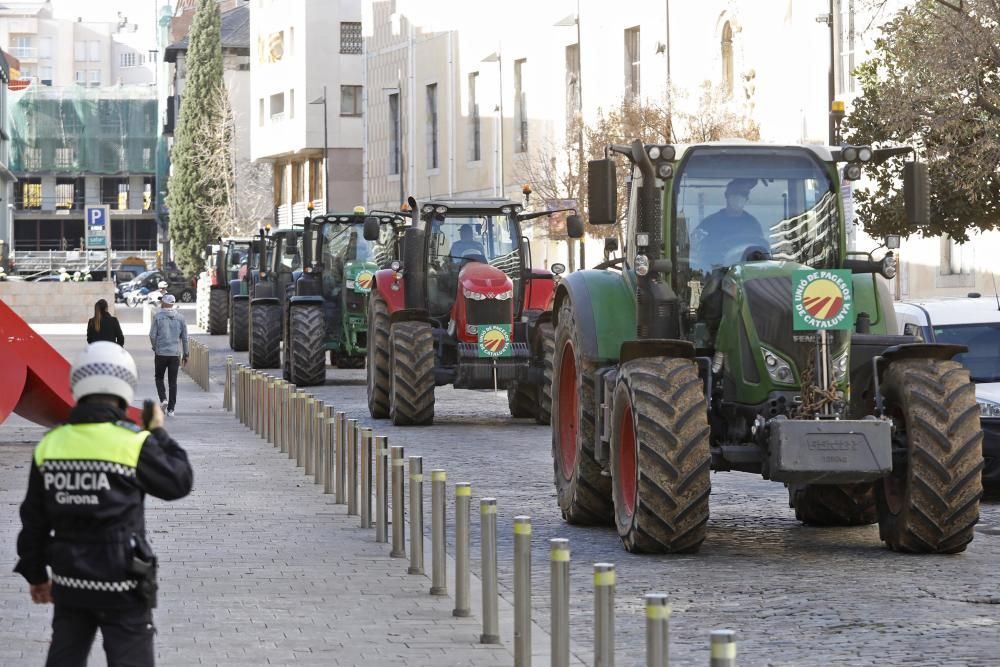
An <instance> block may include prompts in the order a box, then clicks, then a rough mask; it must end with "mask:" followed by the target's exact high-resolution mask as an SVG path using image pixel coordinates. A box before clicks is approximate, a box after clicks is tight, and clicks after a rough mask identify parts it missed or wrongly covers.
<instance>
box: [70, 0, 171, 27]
mask: <svg viewBox="0 0 1000 667" xmlns="http://www.w3.org/2000/svg"><path fill="white" fill-rule="evenodd" d="M165 4H168V5H170V6H171V7H173V6H174V4H175V2H174V0H52V13H53V15H55V16H57V17H60V18H68V19H75V18H77V17H82V18H83V20H84V21H117V20H118V12H121V13H122V14H124V15H125V16H126V17H127V18H128V20H129V23H139V24H142V25H143V28H145V27H146V25H149V24H155V22H156V18H157V17H158V16H159V10H160V7H162V6H163V5H165Z"/></svg>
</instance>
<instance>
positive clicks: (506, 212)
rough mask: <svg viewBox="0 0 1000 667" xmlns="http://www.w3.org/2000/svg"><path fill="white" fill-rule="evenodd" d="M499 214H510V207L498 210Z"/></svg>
mask: <svg viewBox="0 0 1000 667" xmlns="http://www.w3.org/2000/svg"><path fill="white" fill-rule="evenodd" d="M500 212H501V213H504V214H510V206H503V207H501V208H500Z"/></svg>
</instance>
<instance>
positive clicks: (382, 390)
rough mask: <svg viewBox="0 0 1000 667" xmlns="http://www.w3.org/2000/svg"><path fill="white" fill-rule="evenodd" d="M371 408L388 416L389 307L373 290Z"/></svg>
mask: <svg viewBox="0 0 1000 667" xmlns="http://www.w3.org/2000/svg"><path fill="white" fill-rule="evenodd" d="M366 367H367V372H366V374H365V375H366V378H367V384H368V412H370V413H371V416H372V417H373V418H374V419H386V418H387V417H388V416H389V384H390V382H389V308H388V306H386V304H385V299H384V298H382V295H381V294H379V293H378V291H376V290H372V292H371V299H370V300H369V302H368V363H367V364H366Z"/></svg>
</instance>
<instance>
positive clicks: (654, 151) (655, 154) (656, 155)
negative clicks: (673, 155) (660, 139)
mask: <svg viewBox="0 0 1000 667" xmlns="http://www.w3.org/2000/svg"><path fill="white" fill-rule="evenodd" d="M648 153H649V159H650V160H659V159H660V147H659V146H650V147H649V151H648Z"/></svg>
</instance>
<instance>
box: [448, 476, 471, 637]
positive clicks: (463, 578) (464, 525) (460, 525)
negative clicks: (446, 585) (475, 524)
mask: <svg viewBox="0 0 1000 667" xmlns="http://www.w3.org/2000/svg"><path fill="white" fill-rule="evenodd" d="M471 502H472V485H471V484H469V483H468V482H459V483H458V484H456V485H455V609H454V611H452V612H451V615H452V616H457V617H459V618H465V617H466V616H468V615H470V614H471V613H472V609H471V608H470V605H469V587H470V581H471V576H470V572H469V570H470V566H469V551H471V549H472V542H471V540H472V538H471V535H470V531H469V505H470V504H471Z"/></svg>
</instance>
